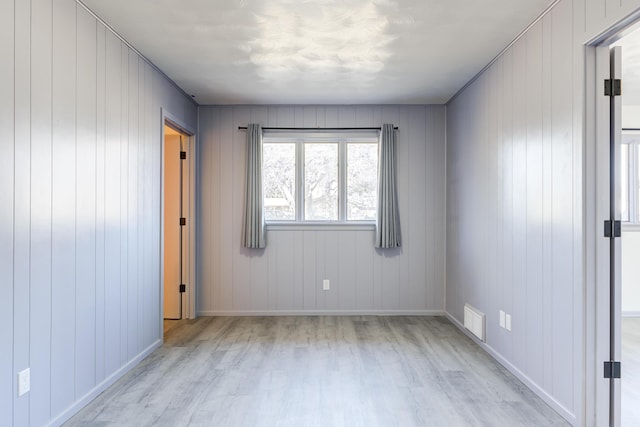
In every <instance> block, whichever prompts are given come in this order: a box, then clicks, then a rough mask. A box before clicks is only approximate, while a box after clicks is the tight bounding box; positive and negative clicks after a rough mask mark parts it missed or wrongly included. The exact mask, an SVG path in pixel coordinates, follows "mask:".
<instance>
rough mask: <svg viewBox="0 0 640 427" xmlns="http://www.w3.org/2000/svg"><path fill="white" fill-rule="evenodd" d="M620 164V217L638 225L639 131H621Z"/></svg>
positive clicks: (639, 220) (639, 217) (639, 180)
mask: <svg viewBox="0 0 640 427" xmlns="http://www.w3.org/2000/svg"><path fill="white" fill-rule="evenodd" d="M620 166H621V167H620V202H621V207H620V208H621V209H620V211H621V213H622V215H621V219H622V221H624V222H627V223H629V224H639V225H640V133H638V132H631V131H625V132H623V133H622V145H621V150H620Z"/></svg>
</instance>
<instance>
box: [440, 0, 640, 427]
mask: <svg viewBox="0 0 640 427" xmlns="http://www.w3.org/2000/svg"><path fill="white" fill-rule="evenodd" d="M638 6H640V2H639V1H637V0H623V1H621V2H619V1H610V0H573V1H572V0H562V1H560V2H558V3H557V4H556V5H555V6H554V7H553V9H552V10H551V11H550V12H549V13H548V14H546V15H545V16H544V17H543V19H542V20H540V21H539V22H538V23H536V24H535V25H534V26H533V27H532V28H530V29H529V30H528V31H527V32H526V33H525V34H524V36H523V37H521V38H520V39H519V40H518V41H517V42H516V43H515V44H514V45H513V46H511V47H510V48H509V49H507V50H506V51H505V52H504V54H503V55H501V56H500V57H499V58H498V60H497V61H496V62H495V63H493V64H492V65H491V66H490V67H489V68H488V69H487V70H486V71H485V72H484V73H482V74H481V75H480V76H479V78H478V79H477V80H475V81H474V82H473V83H472V84H471V85H470V86H468V87H467V88H466V89H465V90H464V91H463V92H462V93H461V94H460V95H459V96H457V97H456V98H455V99H454V100H453V101H451V102H450V103H449V104H448V106H447V120H448V122H447V138H448V139H447V288H446V301H447V303H446V310H447V313H449V314H450V315H451V316H452V317H453V318H454V319H455V320H457V321H460V322H461V321H462V317H463V306H464V303H465V302H469V303H471V304H472V305H474V306H476V307H477V308H479V309H480V310H481V311H483V312H485V313H486V314H487V343H486V348H487V349H488V350H489V351H490V352H491V353H492V354H493V355H494V356H495V357H497V358H498V359H499V360H501V361H502V362H503V363H504V364H505V366H507V367H508V368H509V369H510V370H511V371H512V372H514V373H515V374H516V375H517V376H519V377H520V378H521V379H523V380H524V381H525V383H527V384H528V385H529V386H530V387H531V388H533V389H534V391H536V392H537V393H538V394H539V395H540V396H542V397H543V398H544V399H545V400H546V401H547V402H549V403H550V404H551V405H552V406H553V407H554V408H555V409H556V410H558V411H559V412H560V413H562V414H563V415H564V416H565V417H566V418H567V419H569V420H570V421H572V422H573V423H574V424H576V425H582V424H583V423H584V424H585V425H593V424H594V423H595V421H594V408H595V404H594V403H593V399H594V398H593V396H590V395H585V394H584V387H585V384H588V383H590V384H593V382H594V381H595V380H594V378H600V377H601V375H602V374H601V367H602V361H596V362H595V369H596V370H597V371H592V369H593V367H592V365H587V366H586V367H585V360H587V361H588V360H593V355H592V354H591V353H595V348H594V347H589V348H588V349H587V347H586V344H585V341H584V340H583V337H584V336H585V335H584V334H585V331H587V326H588V325H587V323H585V317H584V316H585V310H586V309H587V308H585V302H584V301H585V299H586V298H592V297H593V296H592V293H593V295H595V290H594V289H593V287H592V286H591V285H590V283H591V282H588V281H586V279H585V273H584V272H585V269H591V268H594V266H593V265H590V264H587V265H585V264H584V255H585V240H586V238H585V234H584V227H585V223H584V215H585V211H584V209H585V205H584V192H585V191H587V187H586V183H585V181H584V168H583V161H584V155H585V154H584V148H583V147H584V133H583V128H584V116H585V113H584V111H585V110H584V108H585V107H584V102H585V101H584V100H585V93H584V87H585V54H584V45H585V43H586V42H588V41H589V40H591V39H593V38H594V37H595V36H597V35H598V34H600V33H601V32H603V31H604V30H606V29H607V28H608V27H610V26H612V25H613V24H615V23H616V22H617V21H618V20H620V19H621V18H623V17H624V16H626V15H627V14H629V13H631V12H632V11H634V10H635V9H636V8H638ZM585 292H589V294H585ZM501 309H502V310H505V311H506V312H508V313H510V314H511V315H512V316H513V328H512V331H511V332H508V331H506V330H505V329H502V328H500V327H499V310H501ZM591 313H593V312H591ZM586 319H587V321H588V322H589V325H591V326H589V327H591V328H594V326H592V325H595V322H596V320H595V319H593V318H592V317H587V318H586ZM587 341H588V342H591V343H592V344H593V337H590V336H589V337H587ZM585 369H586V370H587V371H586V372H587V376H586V377H585ZM585 402H591V403H585Z"/></svg>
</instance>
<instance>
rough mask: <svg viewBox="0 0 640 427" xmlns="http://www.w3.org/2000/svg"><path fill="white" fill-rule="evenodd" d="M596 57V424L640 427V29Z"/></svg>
mask: <svg viewBox="0 0 640 427" xmlns="http://www.w3.org/2000/svg"><path fill="white" fill-rule="evenodd" d="M590 52H591V57H592V58H593V64H594V69H593V70H594V72H593V74H591V75H592V76H593V79H592V82H591V84H592V88H593V89H592V92H591V95H592V96H593V98H592V101H593V105H595V111H594V112H595V120H594V123H595V128H592V129H589V128H588V131H593V133H594V134H595V138H594V139H593V142H594V144H595V145H594V146H593V148H592V150H593V151H592V152H593V155H594V158H593V160H594V165H595V174H594V175H595V176H594V178H595V180H594V187H593V188H594V193H595V194H594V198H593V200H594V204H595V205H594V206H595V207H594V212H595V218H594V221H595V222H594V223H593V225H594V230H595V232H594V233H595V235H594V246H595V256H596V263H595V275H596V278H595V284H596V288H595V304H594V307H595V310H594V314H595V316H594V317H595V319H596V321H595V331H596V333H595V336H596V338H595V349H596V358H595V367H596V373H595V390H596V398H595V404H596V406H597V410H596V415H597V418H596V421H597V422H596V424H597V425H609V426H621V425H622V426H628V425H629V426H630V425H640V410H639V409H638V405H637V402H638V401H640V394H639V393H638V391H637V390H638V389H640V375H639V373H640V318H638V317H637V316H638V315H640V269H639V268H638V265H640V263H639V262H638V259H639V258H640V114H639V113H640V73H638V71H637V68H638V64H640V30H638V25H633V26H630V27H626V28H618V29H615V30H612V32H611V33H610V34H608V35H607V36H606V38H605V37H603V40H602V41H601V42H600V43H599V45H598V46H597V47H594V48H593V49H591V50H590ZM587 63H588V64H589V50H588V52H587ZM588 74H589V72H588ZM603 83H604V90H603ZM588 96H589V95H588ZM589 105H590V103H589V101H588V103H587V108H589ZM587 140H588V141H589V135H588V136H587ZM603 225H604V227H603ZM603 228H604V230H603ZM636 244H637V249H636ZM636 297H637V298H636ZM603 361H604V366H603V365H602V363H603Z"/></svg>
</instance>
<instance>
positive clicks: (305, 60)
mask: <svg viewBox="0 0 640 427" xmlns="http://www.w3.org/2000/svg"><path fill="white" fill-rule="evenodd" d="M83 3H84V4H85V5H86V6H87V7H88V8H89V9H90V10H92V11H93V12H94V13H95V14H96V15H97V16H99V17H100V18H102V19H103V20H104V21H105V22H107V23H108V24H109V25H110V26H111V27H112V28H113V29H114V30H115V31H116V32H117V33H118V34H120V35H121V36H122V37H123V38H124V39H125V40H127V42H129V43H130V44H131V45H132V46H134V47H135V48H136V49H137V50H138V51H140V53H142V54H143V55H144V56H146V57H147V58H148V59H149V60H150V61H151V62H153V63H154V64H155V65H156V66H158V67H159V68H160V69H161V70H162V71H163V72H164V73H165V74H167V75H168V76H169V77H170V78H171V79H173V80H174V81H175V82H176V83H177V84H178V85H179V86H180V87H181V88H182V89H183V90H184V91H185V92H186V93H188V94H190V95H194V99H195V100H196V102H198V103H199V104H201V105H208V104H441V103H445V102H447V100H449V99H450V98H451V97H452V96H453V95H454V94H455V93H456V92H457V91H458V90H459V89H460V88H462V87H463V86H464V84H465V83H467V82H468V81H469V80H470V79H471V78H473V76H474V75H476V74H477V73H478V72H479V71H480V70H481V69H482V68H483V67H484V66H485V65H487V64H488V63H489V62H490V61H491V60H492V59H493V58H494V57H495V56H496V55H497V54H498V53H499V52H500V51H501V50H502V49H503V48H505V47H506V46H507V45H508V44H509V43H510V42H511V41H512V40H513V39H514V38H515V37H516V36H517V35H518V34H519V33H520V32H521V31H522V30H523V29H524V28H525V27H526V26H527V25H529V24H530V23H531V22H532V21H533V20H534V19H535V18H536V17H538V16H539V15H540V14H541V13H542V12H543V11H544V10H545V9H546V8H547V7H548V6H549V5H550V4H551V3H552V0H483V1H478V0H153V1H152V0H110V1H104V0H83Z"/></svg>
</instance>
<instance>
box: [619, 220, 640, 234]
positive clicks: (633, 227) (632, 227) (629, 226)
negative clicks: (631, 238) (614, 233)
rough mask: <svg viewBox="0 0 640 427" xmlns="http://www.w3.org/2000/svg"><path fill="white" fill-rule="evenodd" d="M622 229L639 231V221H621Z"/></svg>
mask: <svg viewBox="0 0 640 427" xmlns="http://www.w3.org/2000/svg"><path fill="white" fill-rule="evenodd" d="M622 231H624V232H629V231H630V232H632V233H633V232H638V231H640V223H633V224H630V223H628V222H623V223H622Z"/></svg>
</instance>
